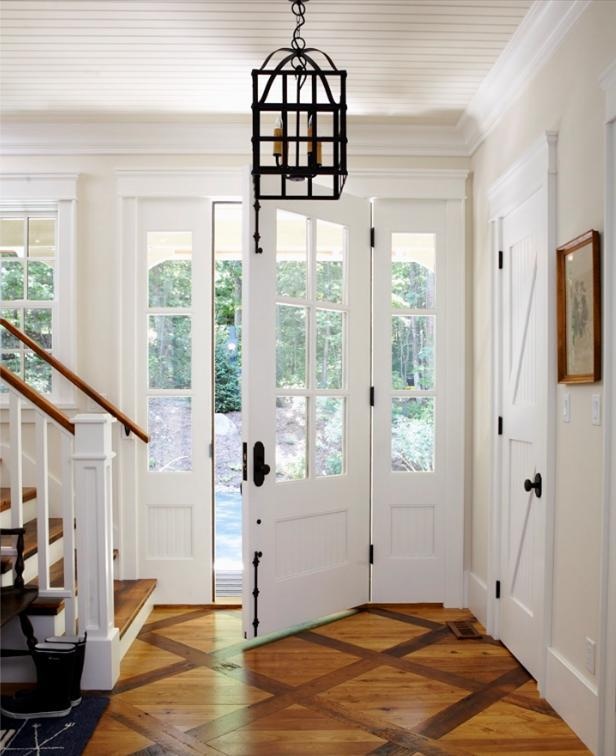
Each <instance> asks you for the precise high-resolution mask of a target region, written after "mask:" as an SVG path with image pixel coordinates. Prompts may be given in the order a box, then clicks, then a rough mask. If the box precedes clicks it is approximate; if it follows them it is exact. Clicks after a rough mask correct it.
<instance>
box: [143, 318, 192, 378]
mask: <svg viewBox="0 0 616 756" xmlns="http://www.w3.org/2000/svg"><path fill="white" fill-rule="evenodd" d="M148 326H149V327H148V367H149V381H150V382H149V386H150V388H155V389H188V388H190V386H191V370H192V354H191V319H190V316H189V315H150V316H149V318H148Z"/></svg>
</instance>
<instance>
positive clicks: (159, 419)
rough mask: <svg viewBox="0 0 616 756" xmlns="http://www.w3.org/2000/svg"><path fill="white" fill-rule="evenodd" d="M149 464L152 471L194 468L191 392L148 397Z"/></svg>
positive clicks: (182, 470) (174, 470) (178, 470)
mask: <svg viewBox="0 0 616 756" xmlns="http://www.w3.org/2000/svg"><path fill="white" fill-rule="evenodd" d="M148 431H149V433H150V443H149V444H148V455H149V458H148V467H149V469H150V470H151V471H152V472H186V471H189V470H192V413H191V399H190V397H189V396H151V397H149V399H148Z"/></svg>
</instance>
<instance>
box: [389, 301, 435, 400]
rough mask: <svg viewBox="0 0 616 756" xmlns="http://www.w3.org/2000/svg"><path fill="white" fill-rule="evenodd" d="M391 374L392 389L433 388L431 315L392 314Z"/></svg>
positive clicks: (433, 321) (423, 389)
mask: <svg viewBox="0 0 616 756" xmlns="http://www.w3.org/2000/svg"><path fill="white" fill-rule="evenodd" d="M391 321H392V322H391V372H392V386H393V388H395V389H409V390H413V389H420V390H422V391H429V390H431V389H433V388H434V325H435V316H434V315H411V316H408V317H407V316H400V315H394V316H393V317H392V319H391Z"/></svg>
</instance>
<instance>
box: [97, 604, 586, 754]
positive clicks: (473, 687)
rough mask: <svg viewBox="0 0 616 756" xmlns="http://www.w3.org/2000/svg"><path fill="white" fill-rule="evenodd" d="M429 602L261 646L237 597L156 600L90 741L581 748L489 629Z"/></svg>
mask: <svg viewBox="0 0 616 756" xmlns="http://www.w3.org/2000/svg"><path fill="white" fill-rule="evenodd" d="M457 619H473V618H472V617H471V615H469V614H468V613H467V612H463V611H457V610H455V611H452V610H444V609H442V608H441V607H437V606H435V605H421V606H419V605H412V606H411V605H408V606H400V605H396V606H391V607H386V606H382V607H378V608H377V607H370V608H368V609H365V610H361V611H359V612H357V613H356V614H353V615H352V616H348V617H345V618H343V619H339V620H338V621H336V622H333V623H331V624H327V625H321V626H320V627H315V628H313V629H311V630H305V631H303V632H298V633H297V634H295V635H291V636H288V637H285V638H282V639H280V640H277V641H275V642H272V643H269V644H267V645H260V646H257V647H252V648H247V647H246V644H245V643H243V642H241V632H240V627H241V625H240V615H239V612H238V610H233V609H227V608H224V607H223V608H221V609H217V610H208V609H194V608H157V609H154V611H153V613H152V615H151V616H150V618H149V620H148V622H147V624H146V625H145V626H144V627H143V629H142V632H141V634H140V635H139V638H138V639H137V640H136V641H135V643H134V644H133V646H132V647H131V649H130V651H129V652H128V654H127V656H126V657H125V659H124V661H123V663H122V674H121V678H120V680H119V682H118V685H117V686H116V688H115V690H114V692H113V695H112V697H111V701H110V705H109V708H108V710H107V712H106V713H105V715H104V716H103V718H102V720H101V722H100V724H99V726H98V728H97V730H96V732H95V733H94V736H93V738H92V740H91V741H90V743H89V745H88V747H87V749H86V751H85V754H86V756H95V755H97V754H100V755H102V754H105V756H108V755H109V754H131V753H138V754H152V755H154V754H229V755H233V756H235V755H238V756H239V755H242V756H253V754H254V755H260V754H262V755H263V756H274V755H275V754H287V755H288V756H302V755H303V754H321V755H323V756H337V755H338V754H341V755H343V754H344V755H346V754H374V756H402V754H425V756H439V755H440V754H499V755H500V756H507V755H510V756H513V755H514V754H516V755H518V754H525V756H528V754H538V753H546V754H550V756H558V755H559V754H562V755H563V756H564V755H566V756H573V755H574V754H587V753H589V751H587V750H586V749H585V747H584V745H583V744H582V743H581V742H580V741H579V740H578V738H577V737H576V736H575V735H574V734H573V732H572V731H571V730H570V729H569V728H568V727H567V725H566V724H565V723H564V722H563V721H562V720H561V719H560V718H559V717H558V715H557V714H556V713H555V712H554V711H553V710H552V709H551V707H550V706H549V705H548V704H547V703H546V702H545V701H543V700H542V699H540V698H539V696H538V695H537V689H536V685H535V683H534V681H533V680H532V679H531V678H530V677H529V675H528V673H527V672H526V671H525V670H524V669H523V668H522V667H521V666H520V665H519V664H518V663H517V662H516V660H515V659H514V658H513V657H512V656H511V655H510V654H509V653H508V651H507V650H506V649H505V648H504V647H503V646H501V644H500V643H498V642H496V641H494V640H492V639H491V638H489V637H484V638H483V639H482V640H480V641H477V640H464V641H459V640H456V639H455V638H454V636H453V635H452V633H451V632H450V631H449V629H448V628H447V626H446V625H445V624H444V623H445V622H447V621H448V620H457Z"/></svg>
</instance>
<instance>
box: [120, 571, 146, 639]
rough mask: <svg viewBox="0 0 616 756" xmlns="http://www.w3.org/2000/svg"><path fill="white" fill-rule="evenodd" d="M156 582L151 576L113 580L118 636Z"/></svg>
mask: <svg viewBox="0 0 616 756" xmlns="http://www.w3.org/2000/svg"><path fill="white" fill-rule="evenodd" d="M156 583H157V581H156V580H154V579H151V578H142V579H140V580H114V581H113V599H114V606H115V612H114V615H115V616H114V619H115V626H116V627H117V628H119V630H120V638H121V637H122V636H123V635H124V633H125V632H126V631H127V630H128V628H129V627H130V625H131V622H132V621H133V620H134V619H135V617H136V616H137V614H139V610H140V609H141V608H142V607H143V605H144V604H145V602H146V601H147V600H148V598H149V597H150V596H151V595H152V593H153V591H154V589H155V588H156Z"/></svg>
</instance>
